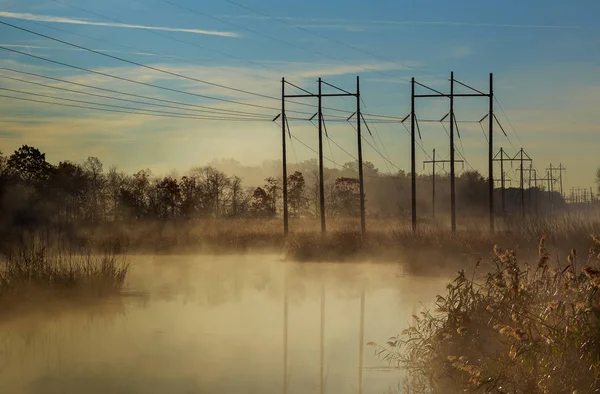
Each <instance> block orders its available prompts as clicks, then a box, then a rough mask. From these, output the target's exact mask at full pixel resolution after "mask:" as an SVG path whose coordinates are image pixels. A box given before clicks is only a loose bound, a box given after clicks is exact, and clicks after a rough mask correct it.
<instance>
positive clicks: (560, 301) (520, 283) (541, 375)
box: [370, 237, 600, 394]
mask: <svg viewBox="0 0 600 394" xmlns="http://www.w3.org/2000/svg"><path fill="white" fill-rule="evenodd" d="M588 239H589V238H588ZM599 262H600V238H599V237H593V242H592V247H591V248H590V249H589V256H588V257H587V258H585V257H584V258H583V259H580V258H579V257H578V253H577V251H576V250H572V251H571V252H570V253H569V254H568V256H567V257H566V259H565V260H561V259H553V258H552V256H551V255H550V253H549V252H548V249H547V239H546V238H545V237H543V238H542V239H541V241H540V243H539V245H538V256H537V258H536V261H535V262H534V264H527V263H524V264H519V263H518V262H517V256H516V253H515V252H514V251H513V250H501V249H500V248H498V247H495V248H494V253H493V255H492V257H491V260H490V261H489V267H490V269H489V271H486V272H484V273H483V275H479V276H478V270H481V269H482V268H481V267H482V265H481V263H482V262H481V261H478V262H477V263H476V264H475V268H474V269H473V272H472V273H471V274H467V273H466V272H465V271H464V270H461V271H460V272H459V273H458V275H457V277H456V279H455V280H454V281H453V282H452V283H450V284H449V285H448V286H447V293H446V294H445V295H443V296H442V295H440V296H438V297H437V300H436V302H435V305H436V307H435V310H428V309H424V310H423V311H422V312H421V314H420V316H413V318H414V322H413V324H411V325H410V326H409V327H408V328H407V329H405V330H404V331H403V332H402V333H401V335H398V336H397V337H393V338H390V340H389V341H388V342H387V344H386V345H383V346H382V345H378V344H375V343H370V345H371V346H374V347H375V352H376V354H377V355H379V356H380V357H382V358H383V359H384V360H386V361H388V362H389V363H391V364H392V365H394V366H396V367H398V368H401V369H403V370H405V371H406V372H407V378H406V380H405V382H404V383H405V384H404V388H405V391H406V392H407V393H458V392H467V391H468V392H475V393H492V392H493V393H534V394H535V393H574V392H585V393H589V392H598V391H600V290H599V289H600V270H599V268H600V267H599V266H600V264H599Z"/></svg>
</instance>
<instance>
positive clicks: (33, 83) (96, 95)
mask: <svg viewBox="0 0 600 394" xmlns="http://www.w3.org/2000/svg"><path fill="white" fill-rule="evenodd" d="M0 69H2V68H0ZM0 78H5V79H10V80H13V81H18V82H22V83H27V84H31V85H36V86H41V87H45V88H49V89H56V90H62V91H66V92H70V93H76V94H83V95H87V96H93V97H99V98H104V99H109V100H118V101H125V102H129V103H135V104H142V105H150V106H156V107H161V108H171V109H179V110H183V111H200V112H202V113H211V114H218V115H223V113H222V112H210V111H204V110H201V109H187V108H181V107H176V106H172V105H164V104H155V103H148V102H144V101H137V100H129V99H124V98H119V97H113V96H107V95H103V94H96V93H90V92H82V91H79V90H73V89H67V88H62V87H59V86H53V85H47V84H43V83H39V82H34V81H27V80H24V79H19V78H12V77H8V76H6V75H1V74H0ZM247 116H249V117H256V118H265V119H269V118H270V116H269V115H266V114H265V115H262V114H248V115H247Z"/></svg>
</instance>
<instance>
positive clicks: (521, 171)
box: [512, 148, 532, 218]
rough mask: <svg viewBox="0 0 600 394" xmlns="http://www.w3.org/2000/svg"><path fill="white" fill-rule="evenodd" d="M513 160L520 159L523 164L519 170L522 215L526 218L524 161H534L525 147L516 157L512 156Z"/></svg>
mask: <svg viewBox="0 0 600 394" xmlns="http://www.w3.org/2000/svg"><path fill="white" fill-rule="evenodd" d="M518 156H520V157H519V159H517V157H518ZM525 157H527V159H525ZM512 161H519V162H520V163H521V164H520V166H519V168H518V169H519V170H520V186H519V187H520V189H521V215H522V216H523V218H525V181H524V177H523V171H525V166H524V162H525V161H529V162H530V163H531V162H532V160H531V157H529V155H528V154H527V153H525V150H524V149H523V148H521V149H520V150H519V152H518V153H517V154H516V155H515V157H513V158H512Z"/></svg>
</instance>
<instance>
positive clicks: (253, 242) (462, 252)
mask: <svg viewBox="0 0 600 394" xmlns="http://www.w3.org/2000/svg"><path fill="white" fill-rule="evenodd" d="M459 224H460V226H459V228H458V231H457V233H456V234H452V233H451V232H450V231H449V225H448V223H443V222H440V223H425V222H424V223H419V228H418V232H417V233H416V234H414V233H413V232H412V229H411V227H410V223H407V222H405V221H402V222H400V221H393V220H385V219H369V220H368V222H367V234H366V236H362V235H361V234H360V230H359V229H360V223H359V221H358V220H355V219H346V220H329V221H328V223H327V234H326V235H324V236H323V235H321V232H320V222H319V221H318V220H312V219H293V220H291V221H290V235H289V237H288V238H287V239H286V238H285V237H284V236H283V226H282V222H281V220H275V219H226V218H222V219H204V220H201V221H181V222H179V221H158V222H145V223H142V222H135V223H130V224H127V223H104V224H100V225H94V226H90V225H80V226H73V227H69V228H67V229H65V228H58V229H49V230H48V231H46V232H45V234H44V237H45V238H46V239H49V243H50V244H55V243H61V244H68V245H70V246H72V247H74V248H76V249H81V248H83V249H86V250H91V251H94V252H96V253H102V252H103V251H104V250H106V249H110V250H114V251H116V252H117V253H118V252H120V251H123V250H128V251H129V252H131V253H139V254H197V253H206V254H222V253H224V254H228V253H245V252H255V251H256V252H261V253H264V252H273V253H283V254H284V255H285V256H286V258H287V259H288V260H293V261H302V262H319V261H365V260H368V261H374V262H377V261H385V262H402V263H404V264H405V265H406V267H407V268H408V269H411V270H414V271H420V272H425V271H428V270H431V271H433V272H437V271H438V270H440V269H442V268H444V267H450V268H451V269H452V270H454V269H455V268H458V267H460V266H461V265H462V264H463V261H464V260H465V259H476V258H479V257H487V256H488V255H489V251H490V250H491V249H492V248H493V246H494V245H495V244H500V245H505V246H506V247H508V248H511V249H513V250H515V251H517V252H518V253H519V255H520V256H521V257H533V256H535V254H536V252H537V250H536V248H535V247H534V246H532V245H535V243H536V242H537V240H539V238H540V237H541V236H546V239H547V242H548V248H549V251H550V252H551V253H553V254H559V255H564V254H565V253H568V251H569V250H570V249H571V248H576V249H582V248H587V247H588V245H587V244H586V242H587V241H586V240H587V239H588V238H589V235H590V234H600V218H596V217H581V216H578V217H574V216H564V215H563V216H555V217H551V218H542V219H535V218H529V219H526V220H516V219H515V220H513V221H509V222H503V221H502V220H498V224H497V229H496V231H495V233H493V234H492V233H490V231H489V227H488V226H489V224H488V221H487V220H485V218H484V219H480V220H475V219H465V218H461V220H460V223H459ZM3 242H4V245H0V246H1V247H3V248H6V246H8V247H12V245H13V244H14V243H18V242H19V239H11V238H8V237H7V238H5V239H3Z"/></svg>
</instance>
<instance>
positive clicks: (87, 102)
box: [0, 87, 269, 121]
mask: <svg viewBox="0 0 600 394" xmlns="http://www.w3.org/2000/svg"><path fill="white" fill-rule="evenodd" d="M0 90H3V91H8V92H13V93H19V94H25V95H29V96H35V97H43V98H50V99H55V100H63V101H69V102H73V103H79V104H87V105H97V106H101V107H109V108H117V109H121V110H126V111H136V112H140V111H143V112H144V113H151V114H152V113H156V114H162V115H173V116H186V117H189V118H190V119H207V120H211V119H216V120H229V119H240V117H238V118H233V117H225V116H221V117H208V116H206V117H201V116H199V115H192V114H186V113H177V112H166V111H156V110H150V109H143V108H132V107H125V106H121V105H112V104H102V103H96V102H93V101H85V100H76V99H70V98H65V97H59V96H52V95H47V94H42V93H34V92H26V91H22V90H17V89H10V88H3V87H0ZM243 119H247V120H249V119H256V120H260V121H268V120H269V119H268V118H250V117H245V118H243Z"/></svg>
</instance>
